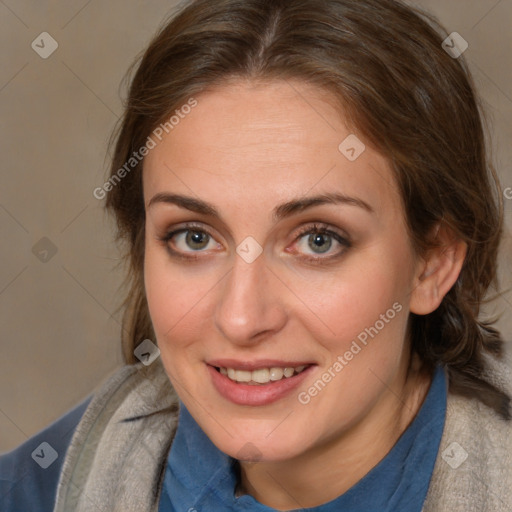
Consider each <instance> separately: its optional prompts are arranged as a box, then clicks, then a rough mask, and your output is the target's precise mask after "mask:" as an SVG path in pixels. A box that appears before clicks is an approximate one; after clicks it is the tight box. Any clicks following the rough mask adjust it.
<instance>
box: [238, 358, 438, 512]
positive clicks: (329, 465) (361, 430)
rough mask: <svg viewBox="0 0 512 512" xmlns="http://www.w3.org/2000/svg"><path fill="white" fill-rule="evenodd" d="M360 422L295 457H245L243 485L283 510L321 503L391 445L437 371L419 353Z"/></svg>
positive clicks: (339, 492) (357, 477)
mask: <svg viewBox="0 0 512 512" xmlns="http://www.w3.org/2000/svg"><path fill="white" fill-rule="evenodd" d="M404 370H405V371H402V372H401V374H402V378H401V379H400V378H397V379H396V382H394V383H393V385H392V386H390V387H389V388H386V389H385V390H384V391H383V393H382V396H381V397H380V398H379V400H378V402H377V403H376V405H375V406H374V407H373V408H372V410H371V411H370V412H369V414H368V415H367V416H365V417H364V418H363V419H362V420H361V421H359V422H358V423H357V424H356V425H354V426H352V427H351V428H350V429H349V430H347V431H346V432H342V433H341V435H340V434H339V433H338V435H337V436H336V437H335V438H333V439H330V440H327V441H326V442H324V443H323V444H322V445H320V446H316V447H315V448H314V449H312V450H310V451H308V452H304V453H301V454H300V455H298V456H296V457H294V458H293V459H287V460H286V461H277V462H258V463H255V464H254V463H247V462H241V463H240V484H239V491H241V492H245V493H247V494H250V495H252V496H253V497H254V498H255V499H256V500H258V501H259V502H260V503H262V504H264V505H267V506H269V507H272V508H275V509H277V510H283V511H284V510H293V509H297V508H309V507H317V506H319V505H322V504H324V503H327V502H329V501H331V500H333V499H335V498H336V497H338V496H340V495H342V494H343V493H345V492H346V491H347V490H348V489H350V488H351V487H352V486H353V485H354V484H356V483H357V482H358V481H359V480H360V479H361V478H363V477H364V476H365V475H366V474H367V473H368V472H369V471H370V470H371V469H372V468H373V467H374V466H376V465H377V464H378V463H379V462H380V461H381V460H382V459H383V458H384V457H385V456H386V455H387V453H388V452H389V451H390V450H391V448H392V447H393V446H394V444H395V443H396V442H397V440H398V438H399V437H400V436H401V435H402V433H403V432H404V431H405V430H406V429H407V427H408V426H409V425H410V423H411V422H412V421H413V419H414V417H415V416H416V414H417V413H418V411H419V409H420V408H421V405H422V404H423V401H424V399H425V397H426V395H427V393H428V389H429V387H430V383H431V380H432V375H431V372H430V371H427V369H426V368H425V367H424V366H423V365H422V364H421V363H420V361H419V358H417V356H413V357H412V358H411V361H410V362H409V364H408V367H407V366H406V367H405V368H404Z"/></svg>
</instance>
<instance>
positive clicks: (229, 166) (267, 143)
mask: <svg viewBox="0 0 512 512" xmlns="http://www.w3.org/2000/svg"><path fill="white" fill-rule="evenodd" d="M195 99H196V100H197V106H195V107H194V108H193V109H191V111H190V113H188V114H187V115H183V116H182V117H183V118H182V119H181V118H180V121H179V123H178V124H176V125H175V126H174V127H173V129H172V130H170V131H169V133H168V134H165V132H164V136H163V137H162V140H161V142H160V143H158V144H157V146H156V147H155V148H154V149H152V150H151V151H150V153H149V154H148V155H147V157H146V160H145V165H144V176H143V185H144V199H145V204H146V242H145V267H144V268H145V285H146V292H147V299H148V303H149V310H150V314H151V318H152V321H153V325H154V328H155V332H156V336H157V340H158V345H159V347H160V351H161V358H162V362H163V364H164V367H165V369H166V372H167V374H168V376H169V378H170V380H171V382H172V384H173V385H174V387H175V389H176V390H177V392H178V394H179V395H180V398H181V399H182V401H183V402H184V403H185V405H186V407H187V408H188V410H189V411H190V412H191V414H192V415H193V416H194V418H195V419H196V421H197V422H198V423H199V425H200V426H201V427H202V429H203V430H204V431H205V433H206V434H207V435H208V436H209V437H210V439H211V440H212V441H213V442H214V443H215V444H216V445H217V447H219V448H220V449H221V450H222V451H224V452H225V453H227V454H229V455H231V456H233V457H236V458H239V459H251V458H252V459H253V460H258V459H259V460H262V461H265V460H267V461H285V460H291V459H293V458H294V457H300V456H303V455H306V454H308V453H314V452H315V451H321V450H322V449H323V448H324V447H327V446H329V445H330V444H331V445H332V443H341V442H343V440H344V439H347V438H348V437H350V436H351V435H354V433H355V432H366V434H365V435H366V436H367V437H369V438H371V436H372V432H373V433H375V432H377V431H378V429H382V428H383V427H384V426H385V425H386V424H387V423H388V424H389V423H390V422H392V421H393V420H392V417H393V415H394V414H395V412H396V410H397V409H399V407H400V399H399V398H397V395H399V394H400V390H401V389H402V387H403V383H404V380H405V373H406V370H407V364H408V361H409V358H408V354H409V347H408V344H407V342H406V336H405V332H406V325H407V317H408V313H409V309H410V300H411V299H410V294H411V291H412V287H413V283H414V280H415V276H416V275H417V272H418V262H417V259H416V257H415V256H414V253H413V251H412V248H411V245H410V241H409V238H408V236H407V231H406V226H405V220H404V214H403V211H402V207H401V203H400V199H399V192H398V189H397V187H396V185H395V183H394V180H393V178H392V173H391V169H390V166H389V164H388V162H387V161H386V160H385V159H384V158H383V157H382V156H380V155H379V154H378V153H377V152H376V151H374V150H373V149H372V148H371V147H370V146H369V145H368V144H366V148H365V149H364V147H363V146H362V143H365V141H364V139H362V137H360V136H359V138H360V139H362V140H358V139H357V138H355V135H354V133H353V132H352V131H351V129H350V128H348V127H347V126H346V125H345V123H344V119H343V117H341V116H340V114H339V109H338V110H336V109H335V108H334V107H333V106H332V105H333V103H332V101H331V102H329V101H328V100H329V97H328V96H327V95H326V93H323V92H322V91H321V90H319V89H315V88H312V87H311V86H306V85H304V84H300V83H296V82H272V83H268V84H264V85H263V84H260V85H255V84H251V83H248V82H239V83H236V84H232V85H226V86H223V87H221V88H217V89H214V90H212V91H210V92H208V93H204V94H203V95H200V96H197V97H196V98H195ZM187 111H188V109H187ZM347 137H348V139H347ZM344 141H345V142H344ZM340 144H341V146H340ZM285 368H286V370H285ZM292 369H295V370H294V371H292ZM297 369H298V370H299V371H300V370H302V372H300V373H297ZM227 372H229V373H228V375H226V373H227ZM290 375H292V376H290ZM233 379H234V380H233ZM247 381H250V382H247Z"/></svg>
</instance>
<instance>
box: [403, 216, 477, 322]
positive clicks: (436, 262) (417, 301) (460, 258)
mask: <svg viewBox="0 0 512 512" xmlns="http://www.w3.org/2000/svg"><path fill="white" fill-rule="evenodd" d="M434 242H435V243H436V246H435V247H433V248H431V249H429V250H428V251H427V253H426V255H425V256H424V257H423V258H421V259H420V260H419V262H418V272H417V276H416V278H415V280H414V283H413V286H414V287H413V290H412V292H411V300H410V311H411V313H415V314H417V315H428V314H429V313H432V312H433V311H435V310H436V309H437V308H438V307H439V305H440V304H441V302H442V300H443V298H444V297H445V295H446V294H447V293H448V292H449V291H450V289H451V288H452V286H453V285H454V284H455V282H456V281H457V278H458V277H459V274H460V271H461V269H462V265H463V264H464V260H465V258H466V254H467V244H466V242H464V241H463V240H461V239H459V238H457V237H456V236H455V235H454V233H453V232H452V231H451V230H450V229H449V228H448V227H447V226H446V225H443V226H440V225H438V226H437V227H436V232H435V234H434Z"/></svg>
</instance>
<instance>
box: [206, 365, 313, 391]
mask: <svg viewBox="0 0 512 512" xmlns="http://www.w3.org/2000/svg"><path fill="white" fill-rule="evenodd" d="M305 368H306V365H301V366H297V367H296V368H292V367H286V368H280V367H275V366H274V367H271V368H259V369H257V370H253V371H248V370H235V369H234V368H224V367H220V368H219V367H217V368H216V369H217V371H218V372H220V373H221V374H222V375H225V376H227V377H228V378H229V379H231V380H232V381H234V382H239V383H244V384H249V385H253V386H258V385H262V384H268V383H269V382H277V381H280V380H282V379H289V378H290V377H293V376H294V375H298V374H299V373H301V372H302V371H304V369H305Z"/></svg>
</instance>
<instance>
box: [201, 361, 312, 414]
mask: <svg viewBox="0 0 512 512" xmlns="http://www.w3.org/2000/svg"><path fill="white" fill-rule="evenodd" d="M207 366H208V371H209V372H210V376H211V378H212V381H213V385H214V386H215V389H216V390H217V391H218V392H219V393H220V394H221V395H222V396H223V397H224V398H226V399H227V400H229V401H230V402H233V403H234V404H237V405H252V406H257V405H268V404H271V403H272V402H276V401H277V400H279V399H281V398H283V397H285V396H287V395H289V394H290V393H291V392H292V391H293V390H294V389H296V388H297V387H298V386H299V385H300V384H301V383H302V382H303V381H304V379H305V378H306V377H307V376H308V375H309V374H310V373H311V371H312V370H313V367H314V366H315V365H311V366H310V367H308V368H306V369H305V370H303V371H302V372H301V373H299V374H298V375H294V376H293V377H288V378H286V377H285V378H283V379H281V380H277V381H271V382H269V383H268V384H258V385H250V384H239V383H238V382H234V381H232V380H231V379H230V378H229V377H227V376H226V375H222V373H220V372H218V371H217V370H216V369H215V368H214V367H213V366H210V365H207Z"/></svg>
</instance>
